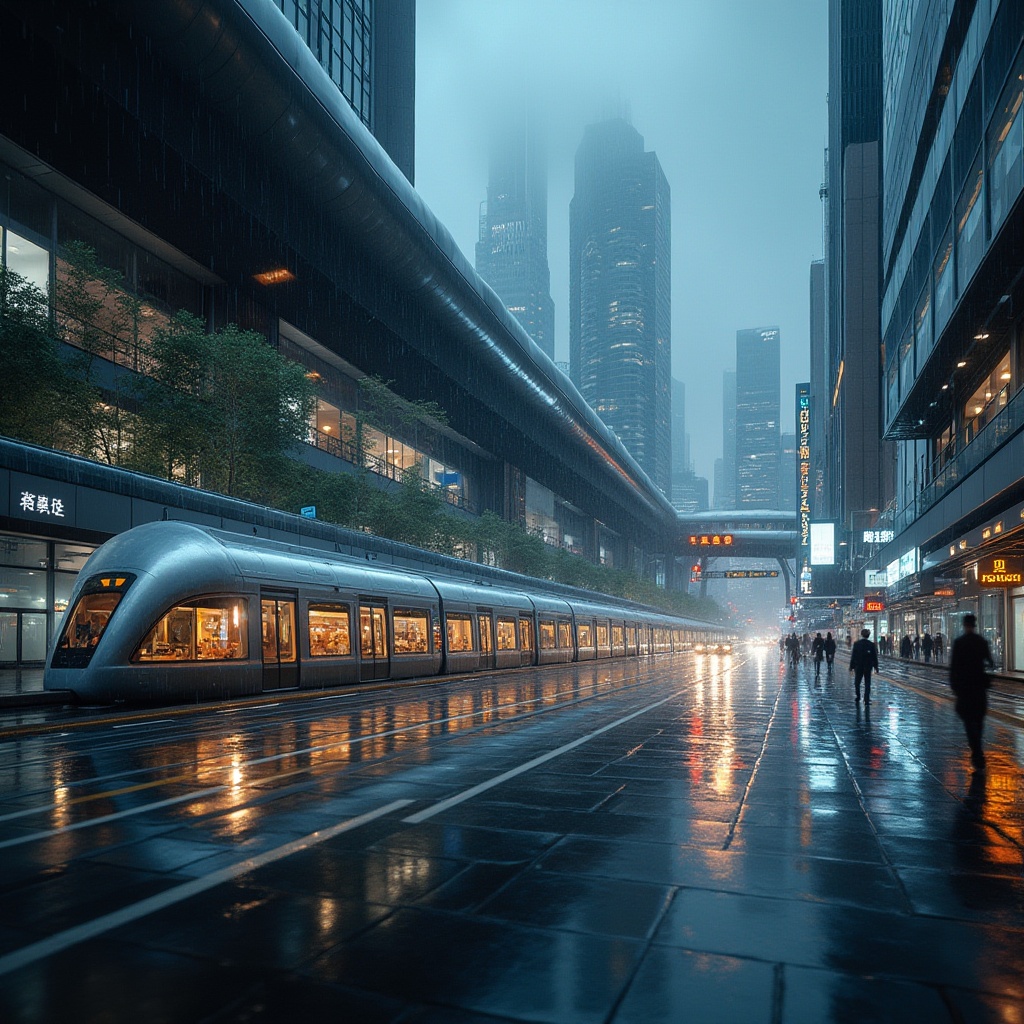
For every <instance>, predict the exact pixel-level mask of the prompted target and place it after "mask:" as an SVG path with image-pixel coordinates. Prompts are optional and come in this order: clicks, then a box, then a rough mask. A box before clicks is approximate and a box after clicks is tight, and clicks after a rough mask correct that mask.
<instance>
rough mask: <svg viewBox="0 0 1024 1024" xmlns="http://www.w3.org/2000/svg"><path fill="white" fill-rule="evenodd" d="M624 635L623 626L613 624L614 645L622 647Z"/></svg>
mask: <svg viewBox="0 0 1024 1024" xmlns="http://www.w3.org/2000/svg"><path fill="white" fill-rule="evenodd" d="M624 636H625V635H624V633H623V629H622V626H612V647H622V646H623V644H624Z"/></svg>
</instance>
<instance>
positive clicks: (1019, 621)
mask: <svg viewBox="0 0 1024 1024" xmlns="http://www.w3.org/2000/svg"><path fill="white" fill-rule="evenodd" d="M1010 667H1011V668H1013V669H1014V670H1016V671H1017V672H1020V671H1021V669H1024V597H1015V598H1014V599H1013V664H1012V665H1011V666H1010Z"/></svg>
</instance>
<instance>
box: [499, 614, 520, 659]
mask: <svg viewBox="0 0 1024 1024" xmlns="http://www.w3.org/2000/svg"><path fill="white" fill-rule="evenodd" d="M515 649H516V620H515V619H498V650H499V651H514V650H515Z"/></svg>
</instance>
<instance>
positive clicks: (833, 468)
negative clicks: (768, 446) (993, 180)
mask: <svg viewBox="0 0 1024 1024" xmlns="http://www.w3.org/2000/svg"><path fill="white" fill-rule="evenodd" d="M904 6H905V5H904ZM897 20H898V21H900V22H901V23H902V22H903V20H904V19H902V18H897ZM905 24H907V25H909V24H910V22H909V21H906V22H905ZM828 104H829V148H828V158H827V175H828V180H827V182H826V190H825V191H826V235H827V242H826V244H827V250H826V258H827V263H826V289H827V321H826V330H827V341H826V351H827V358H826V362H825V372H826V374H827V379H826V380H825V382H824V385H825V387H824V393H819V391H818V388H820V387H821V384H822V382H821V381H820V379H817V378H816V374H815V363H814V356H813V354H812V357H811V383H812V388H813V389H814V391H813V392H812V395H813V397H812V407H813V406H814V403H815V402H817V403H818V407H819V409H820V411H821V412H822V413H823V414H824V417H825V420H826V422H825V423H824V424H823V426H824V438H825V443H826V445H827V446H828V447H827V450H828V451H829V452H830V453H833V458H832V459H831V460H830V461H829V462H828V463H827V464H826V465H825V466H823V467H822V466H819V467H818V468H819V469H822V470H823V473H824V480H823V483H824V487H823V491H824V495H825V507H824V508H819V509H818V514H820V515H823V516H824V517H825V518H835V519H839V520H841V521H844V522H845V523H846V525H847V526H848V527H851V528H855V527H858V526H867V525H871V523H872V522H873V517H874V516H876V515H877V511H878V509H881V508H884V507H885V506H886V505H887V504H888V502H889V500H890V498H891V496H892V490H893V451H892V446H891V445H884V444H882V443H881V441H880V437H881V431H882V417H881V409H880V402H881V391H882V383H881V374H882V367H881V346H880V338H879V322H880V319H881V316H882V311H881V288H882V266H881V211H882V190H881V181H882V145H881V139H882V0H830V2H829V91H828ZM823 403H827V404H824V405H823ZM822 406H823V407H822ZM812 415H814V413H813V412H812ZM865 520H866V521H865Z"/></svg>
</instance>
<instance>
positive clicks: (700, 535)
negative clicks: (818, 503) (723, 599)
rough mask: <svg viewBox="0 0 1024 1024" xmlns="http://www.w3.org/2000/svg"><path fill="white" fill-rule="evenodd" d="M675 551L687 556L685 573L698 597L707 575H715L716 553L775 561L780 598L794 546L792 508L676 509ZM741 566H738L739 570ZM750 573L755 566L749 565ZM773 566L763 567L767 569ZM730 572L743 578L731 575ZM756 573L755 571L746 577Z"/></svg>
mask: <svg viewBox="0 0 1024 1024" xmlns="http://www.w3.org/2000/svg"><path fill="white" fill-rule="evenodd" d="M678 524H679V532H678V538H677V543H676V551H675V554H676V557H677V558H682V559H684V560H688V561H687V564H688V565H690V566H691V567H693V566H696V567H697V568H696V569H692V576H691V579H697V580H699V582H700V594H701V597H705V596H707V581H708V580H709V579H716V578H720V577H719V576H718V573H720V572H721V573H723V574H724V573H725V572H729V571H730V570H726V569H721V568H719V569H716V568H715V562H716V561H717V560H719V559H723V558H730V559H737V558H739V559H750V560H751V561H753V560H758V561H761V562H765V561H768V562H775V563H777V564H778V566H779V569H778V570H777V571H778V572H779V573H780V574H781V576H782V578H783V581H784V582H785V585H786V601H787V603H788V602H789V598H790V596H791V594H792V591H793V587H792V579H793V576H794V575H795V572H796V565H795V561H796V548H797V542H798V541H799V538H800V534H799V531H798V523H797V514H796V512H795V511H793V512H786V511H784V510H780V509H734V510H733V509H715V510H713V511H711V512H693V513H687V514H685V515H682V514H681V515H680V516H679V519H678ZM739 571H742V570H739ZM750 571H751V572H752V573H756V572H760V571H761V570H760V569H753V568H752V569H751V570H750ZM772 571H775V570H770V569H769V570H768V572H772ZM735 578H743V577H741V576H737V577H735ZM747 578H756V577H747Z"/></svg>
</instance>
